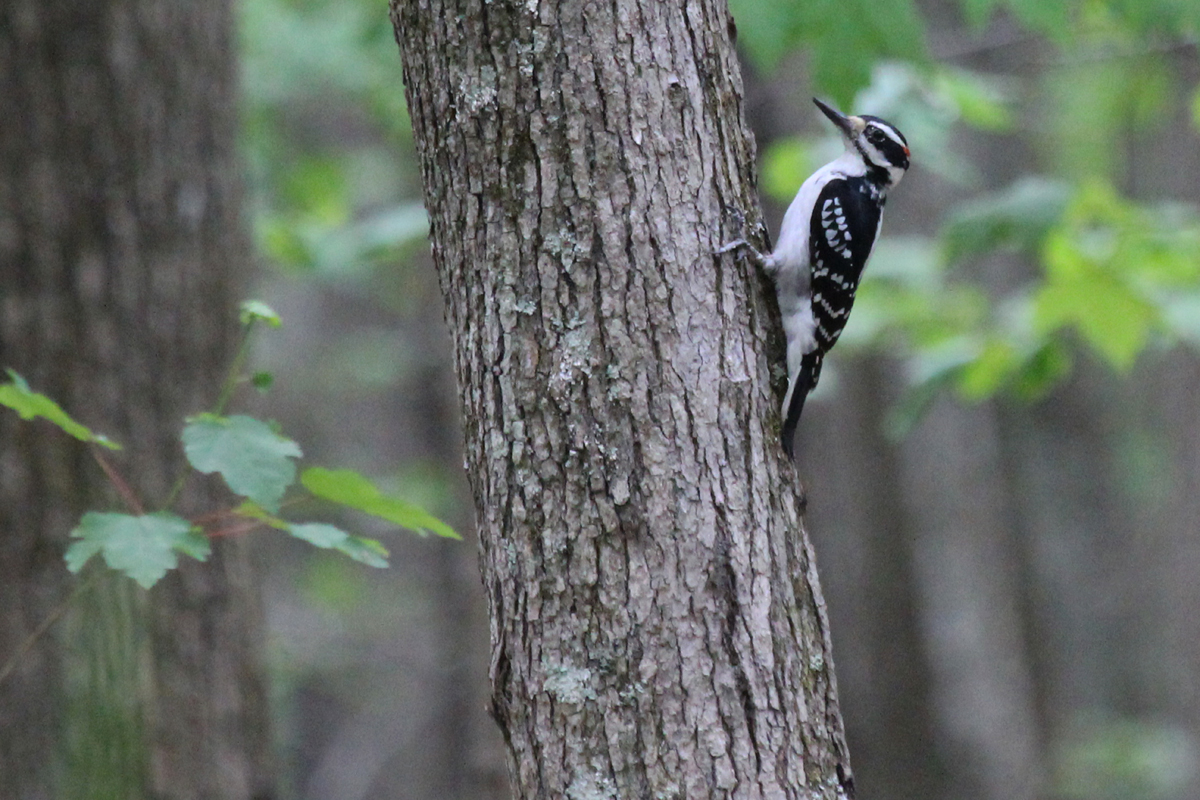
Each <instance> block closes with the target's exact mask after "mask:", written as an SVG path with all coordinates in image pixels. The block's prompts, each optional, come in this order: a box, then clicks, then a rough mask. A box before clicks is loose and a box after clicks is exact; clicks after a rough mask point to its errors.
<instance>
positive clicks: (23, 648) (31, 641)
mask: <svg viewBox="0 0 1200 800" xmlns="http://www.w3.org/2000/svg"><path fill="white" fill-rule="evenodd" d="M99 574H100V573H99V572H98V571H96V570H93V571H92V573H91V574H90V575H88V577H87V578H85V579H84V580H82V581H80V582H79V583H77V584H76V585H75V589H74V590H73V591H72V592H71V593H70V594H69V595H67V598H66V599H65V600H63V601H62V602H61V603H59V604H58V605H57V606H55V607H54V610H53V611H51V612H50V614H49V615H47V617H46V618H45V619H44V620H42V621H41V624H39V625H38V626H37V627H36V628H34V629H33V631H32V632H31V633H30V634H29V635H28V636H26V637H25V641H23V642H21V645H20V646H19V647H18V648H17V649H16V652H14V653H13V654H12V655H11V656H9V658H8V660H7V661H5V662H4V666H3V667H0V685H3V684H4V681H6V680H7V679H8V678H9V676H10V675H12V674H13V672H14V671H15V670H16V668H17V664H19V663H20V662H21V659H22V658H23V657H24V656H25V654H26V653H28V652H29V651H30V650H31V649H32V648H33V646H34V645H35V644H37V641H38V639H40V638H42V637H43V636H44V635H45V634H46V631H48V630H50V626H51V625H53V624H54V623H56V622H58V620H59V619H61V618H62V616H63V614H66V613H67V610H68V609H69V608H70V607H71V604H72V603H74V602H75V600H76V598H78V597H79V595H81V594H83V592H84V591H86V590H87V589H90V588H91V586H92V584H93V583H95V581H96V576H97V575H99Z"/></svg>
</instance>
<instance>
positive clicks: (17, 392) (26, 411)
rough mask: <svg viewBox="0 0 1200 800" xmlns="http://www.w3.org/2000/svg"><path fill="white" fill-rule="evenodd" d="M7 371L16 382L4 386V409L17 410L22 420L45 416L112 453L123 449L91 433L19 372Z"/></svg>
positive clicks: (1, 400)
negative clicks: (40, 392)
mask: <svg viewBox="0 0 1200 800" xmlns="http://www.w3.org/2000/svg"><path fill="white" fill-rule="evenodd" d="M5 371H6V372H7V373H8V377H9V378H11V379H12V383H6V384H3V385H0V406H8V407H9V408H11V409H12V410H13V411H16V412H17V414H18V415H20V417H21V419H25V420H29V419H35V418H37V417H41V418H42V419H45V420H48V421H49V422H51V423H53V424H55V425H57V426H58V427H59V428H61V429H62V430H64V431H66V432H67V433H69V434H70V435H71V436H74V437H75V438H76V439H79V440H80V441H83V442H91V443H94V444H98V445H100V446H102V447H107V448H109V449H110V450H120V449H121V445H119V444H117V443H116V442H114V441H113V440H111V439H109V438H108V437H107V436H104V435H102V434H99V433H95V432H93V431H90V430H88V429H87V428H86V427H84V426H83V425H81V424H79V423H78V422H76V421H75V420H74V419H72V418H71V417H70V415H68V414H67V412H65V411H63V410H62V408H61V407H60V406H59V405H58V403H56V402H54V401H53V400H51V399H50V398H49V397H46V396H45V395H44V394H38V393H37V392H35V391H33V390H32V389H30V388H29V384H28V383H27V382H26V381H25V379H24V378H22V377H21V376H20V375H18V374H17V373H16V372H14V371H13V370H11V369H10V370H5Z"/></svg>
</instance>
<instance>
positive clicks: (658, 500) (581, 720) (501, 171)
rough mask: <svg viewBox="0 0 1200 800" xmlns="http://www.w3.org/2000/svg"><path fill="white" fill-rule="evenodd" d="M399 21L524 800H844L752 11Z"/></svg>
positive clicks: (708, 8) (431, 8) (629, 5)
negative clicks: (747, 64) (778, 288)
mask: <svg viewBox="0 0 1200 800" xmlns="http://www.w3.org/2000/svg"><path fill="white" fill-rule="evenodd" d="M392 9H393V19H394V22H395V24H396V30H397V38H398V40H399V42H400V46H401V51H402V55H403V59H404V65H405V78H406V80H405V86H406V90H407V93H408V100H409V111H410V114H411V116H412V120H413V127H414V131H415V134H416V138H417V141H418V146H419V150H420V153H421V158H422V167H423V173H424V182H425V192H426V205H427V208H428V210H429V214H430V219H431V224H432V240H433V252H434V259H435V262H436V264H437V268H438V270H439V275H440V278H441V282H442V289H443V293H444V295H445V300H446V309H447V319H448V321H449V324H450V328H451V331H452V335H453V337H454V341H455V365H456V369H457V372H458V380H459V386H460V391H461V396H462V402H463V408H464V412H465V413H464V416H465V423H466V453H467V462H468V472H469V476H470V479H471V482H472V488H473V491H474V494H475V504H476V512H477V516H478V522H479V526H480V532H481V539H482V551H483V556H482V561H483V572H484V584H485V588H486V591H487V595H488V598H489V603H490V606H491V608H490V611H491V620H492V647H493V650H492V664H491V672H492V679H493V683H494V694H493V711H494V714H495V717H496V719H497V721H498V722H499V724H500V727H501V729H502V732H503V733H504V735H505V738H506V741H507V744H508V747H509V751H510V756H511V759H512V775H513V780H514V786H515V789H516V793H517V794H518V796H522V797H533V796H551V797H564V796H565V797H585V796H586V797H649V796H656V797H698V796H731V797H765V796H772V797H780V796H786V797H805V798H810V797H828V798H832V797H837V796H839V795H844V794H845V792H846V789H845V788H843V785H844V783H845V782H846V779H848V775H849V765H848V759H847V754H846V750H845V745H844V741H843V733H842V722H841V714H840V711H839V708H838V704H837V697H836V688H835V684H834V680H833V671H832V661H831V659H830V653H829V638H828V628H827V624H826V619H825V611H824V603H823V600H822V599H821V594H820V590H819V587H818V586H817V582H816V572H815V567H814V565H813V561H812V554H811V550H810V547H809V545H808V540H807V537H806V536H805V534H804V531H803V529H802V528H801V518H800V507H799V505H798V503H797V496H798V495H797V492H796V490H795V489H794V487H795V486H796V485H797V479H796V476H795V473H794V472H793V470H792V469H791V468H790V467H789V466H787V464H786V463H785V461H784V459H783V457H782V455H781V453H780V450H779V447H778V443H777V437H776V433H775V430H773V429H771V428H770V427H768V425H767V424H766V423H768V422H771V421H775V420H777V419H778V418H777V416H776V414H775V412H774V408H775V407H776V406H777V402H778V401H777V397H776V395H775V394H774V393H773V392H772V391H771V386H770V384H771V376H772V365H773V364H774V363H777V361H776V359H775V358H774V357H772V358H769V357H768V353H767V351H768V349H769V348H768V341H767V338H768V331H773V330H775V326H774V320H773V319H772V313H774V312H773V303H771V302H770V301H769V300H768V299H767V298H769V296H770V293H771V290H770V286H769V284H768V283H767V282H766V281H765V280H761V279H760V278H759V277H758V276H756V275H755V274H754V271H753V269H752V268H751V267H750V266H748V265H746V264H743V263H734V262H733V261H732V260H731V259H724V260H721V259H716V258H714V257H713V256H712V250H713V248H714V247H716V246H718V245H719V244H720V243H721V241H722V239H723V238H725V237H726V236H727V235H729V234H730V233H731V231H730V230H729V229H728V228H727V227H723V226H722V224H721V223H722V221H723V220H724V219H725V218H726V217H727V216H728V211H727V210H728V209H753V208H756V207H757V201H756V200H755V198H754V197H753V180H752V177H751V175H752V170H753V164H754V151H753V143H752V139H751V137H750V136H749V134H748V133H747V131H746V129H745V128H744V126H743V123H742V119H741V86H740V83H739V77H738V75H739V71H738V66H737V62H736V59H735V57H734V54H733V52H732V49H731V47H730V43H729V41H728V34H727V30H728V26H729V20H728V19H727V16H726V9H725V3H724V2H719V1H716V0H710V1H709V2H697V3H692V4H689V5H688V6H687V7H686V8H680V7H678V6H676V5H674V4H662V3H657V2H641V3H639V2H630V1H628V0H623V1H622V2H618V3H615V4H612V5H610V6H608V7H601V6H596V5H594V4H586V3H583V2H578V0H567V1H566V2H562V3H553V4H551V3H542V4H515V3H514V4H494V3H483V2H480V0H449V1H448V2H439V1H438V0H434V1H433V2H408V1H407V0H394V1H393V4H392ZM585 12H586V17H585ZM776 349H778V348H776ZM777 355H778V353H772V356H777ZM772 424H773V423H772ZM839 776H847V778H846V779H843V780H839Z"/></svg>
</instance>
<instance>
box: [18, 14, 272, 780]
mask: <svg viewBox="0 0 1200 800" xmlns="http://www.w3.org/2000/svg"><path fill="white" fill-rule="evenodd" d="M232 31H233V27H232V17H231V10H230V5H229V4H228V3H227V2H219V1H218V2H211V3H210V2H206V3H192V2H186V0H166V1H165V2H164V0H105V1H104V2H89V3H77V2H73V1H72V0H9V2H6V3H4V4H2V5H0V108H2V109H4V124H3V125H0V365H2V366H11V367H13V368H15V369H17V370H18V371H20V372H22V373H23V374H25V375H26V377H27V378H28V379H29V380H30V382H31V383H32V384H33V386H34V388H35V389H37V390H40V391H43V392H46V393H48V394H50V395H51V396H53V397H55V398H56V399H57V400H59V401H60V402H61V403H62V404H63V405H64V406H65V407H66V408H67V409H68V410H69V411H71V412H73V413H75V414H76V415H78V416H79V417H81V418H82V419H83V421H85V422H86V423H87V424H90V425H92V426H94V427H96V428H97V429H98V430H101V431H103V432H105V433H107V434H109V435H111V436H113V437H114V438H116V439H117V440H119V441H121V442H122V443H123V444H125V446H126V449H125V451H123V452H122V453H121V454H120V455H119V456H116V457H115V458H116V460H117V461H118V462H119V464H120V468H121V469H122V470H123V471H124V473H125V474H126V476H127V477H128V478H129V479H130V482H131V483H132V484H133V485H134V486H135V487H137V488H138V490H139V491H140V492H141V493H142V494H143V496H144V497H146V498H147V499H148V502H153V500H152V499H153V498H157V499H158V500H159V501H161V500H162V499H165V496H166V493H167V489H168V487H169V486H170V485H171V483H172V482H173V481H174V477H175V475H177V474H178V473H179V470H180V468H181V466H182V453H181V448H180V445H179V442H178V435H179V430H180V426H181V421H182V418H183V417H184V416H185V415H186V414H188V413H193V412H195V411H198V410H200V409H201V408H203V407H204V406H205V405H208V404H210V403H211V402H212V400H213V398H214V395H215V393H216V389H217V386H218V383H219V379H220V375H221V374H222V372H223V370H224V368H225V366H226V365H227V363H228V358H229V355H230V344H231V336H230V334H231V333H232V331H233V327H232V320H231V313H230V312H231V308H232V305H233V300H234V298H235V294H234V291H233V286H232V278H233V276H235V275H238V274H240V273H241V272H243V271H244V270H245V268H246V266H247V265H248V263H249V258H248V251H247V242H246V237H245V236H244V235H243V232H242V224H241V217H240V214H241V198H240V188H239V185H238V180H237V164H236V151H235V135H236V119H235V114H234V112H233V109H234V108H235V107H236V94H235V90H236V81H235V74H236V73H235V70H234V68H233V67H234V61H233V41H232ZM104 486H105V480H104V477H103V474H102V473H101V472H100V470H99V469H98V468H97V467H96V465H95V464H94V463H92V461H91V459H90V457H89V456H88V453H87V451H86V449H85V448H84V447H82V446H81V445H79V444H78V443H76V442H74V441H72V440H69V439H67V437H65V436H64V435H62V434H61V433H59V432H58V431H56V430H54V429H52V428H50V427H49V426H47V425H45V424H43V423H20V422H19V421H17V420H16V418H15V415H13V414H11V413H10V412H7V411H4V412H0V548H2V550H0V604H2V605H3V607H4V609H5V613H4V615H3V617H2V619H3V622H2V623H0V661H2V660H6V659H7V658H8V657H9V655H10V654H11V653H13V652H14V650H15V649H16V647H17V646H18V644H19V643H20V642H21V641H23V640H24V639H25V637H26V636H27V635H28V634H29V632H30V631H31V630H33V629H34V627H35V626H36V625H38V623H39V622H41V621H42V620H43V619H45V618H46V616H47V614H48V613H49V611H50V609H51V608H52V607H54V606H56V605H57V604H58V603H59V602H60V601H61V600H62V599H63V598H64V597H65V595H66V593H67V592H68V591H69V589H70V587H71V585H72V583H73V582H74V581H73V579H70V578H69V576H68V575H67V574H66V570H65V567H64V566H63V563H62V554H63V549H64V547H65V544H66V534H67V532H68V531H69V530H70V529H71V527H72V526H73V525H74V524H75V523H76V522H77V520H78V516H79V513H80V512H81V511H82V510H83V509H85V508H91V507H96V506H98V505H99V506H103V505H109V506H113V505H115V503H114V498H113V497H112V493H111V492H107V491H106V490H105V488H104ZM198 498H199V493H196V494H194V495H192V496H191V497H190V498H189V501H192V502H194V501H195V500H197V499H198ZM184 561H185V564H184V567H183V569H182V570H180V572H179V573H178V574H176V575H173V576H171V577H169V578H168V579H167V580H166V581H164V583H163V584H162V585H160V586H159V587H156V588H155V589H154V590H153V592H151V593H150V594H149V595H148V597H147V600H146V601H145V602H143V601H142V599H141V597H142V593H141V592H140V591H139V592H137V593H134V592H133V591H132V590H131V589H130V588H129V584H128V582H127V581H125V580H124V579H121V580H120V581H117V580H107V579H106V580H102V581H100V584H99V585H100V590H99V591H98V592H90V593H88V595H87V596H86V597H85V598H82V599H81V600H80V601H79V602H77V603H76V604H75V608H76V610H75V611H74V612H73V615H72V617H71V618H68V620H67V621H66V622H65V623H64V625H63V626H60V630H59V635H57V636H55V635H53V634H52V635H50V636H46V637H43V638H42V639H41V640H39V642H38V644H37V646H36V647H35V648H34V649H33V650H32V651H31V652H30V653H29V654H28V655H27V656H26V657H25V658H24V659H23V660H22V661H21V662H20V664H19V667H18V669H17V671H16V672H15V673H14V674H13V676H11V678H10V680H8V681H7V682H5V683H3V684H0V797H20V798H41V797H65V796H74V795H76V794H77V795H78V796H89V797H95V796H102V795H103V796H121V797H138V796H144V795H145V794H147V793H153V794H154V796H155V797H162V798H201V797H222V798H250V797H264V796H268V795H269V794H271V792H272V789H271V779H270V773H269V769H268V758H267V756H268V744H269V739H268V735H267V730H268V728H267V724H266V706H265V690H264V683H263V674H262V670H261V664H260V660H259V653H258V647H259V645H258V642H259V641H260V639H261V637H260V629H259V625H258V616H257V611H256V598H255V595H254V590H253V585H252V583H251V581H250V578H249V576H248V574H247V570H246V567H247V565H246V562H245V553H244V552H243V549H242V548H241V547H240V546H238V545H236V544H233V543H230V542H222V543H220V544H219V545H218V546H217V547H216V548H215V552H214V554H213V556H212V558H211V559H210V561H209V562H208V563H207V564H197V563H195V562H190V563H189V561H188V560H187V559H185V560H184ZM147 610H149V611H150V613H147ZM147 626H148V628H149V642H150V643H151V644H152V648H151V649H150V651H149V652H148V651H147V650H146V648H145V646H144V645H145V643H146V641H147V637H146V635H145V634H144V633H143V629H144V628H145V627H147ZM147 665H151V666H152V667H153V669H152V672H151V673H150V676H151V677H149V678H148V677H147V675H146V672H145V670H146V668H147ZM117 740H119V741H120V742H121V743H122V744H121V745H120V746H118V744H117ZM106 776H107V777H106ZM112 776H120V777H119V778H112ZM110 778H112V780H114V781H118V782H119V786H120V788H119V791H118V790H116V789H115V788H114V790H113V791H112V792H110V793H107V794H106V793H105V792H106V791H107V789H108V788H109V787H110V784H109V783H106V782H105V781H108V780H109V779H110ZM116 786H117V784H116V783H113V784H111V787H116Z"/></svg>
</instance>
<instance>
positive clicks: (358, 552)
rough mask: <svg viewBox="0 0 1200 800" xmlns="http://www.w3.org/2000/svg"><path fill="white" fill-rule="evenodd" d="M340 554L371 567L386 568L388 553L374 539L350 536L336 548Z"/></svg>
mask: <svg viewBox="0 0 1200 800" xmlns="http://www.w3.org/2000/svg"><path fill="white" fill-rule="evenodd" d="M335 549H336V550H337V551H338V552H339V553H345V554H346V555H348V556H350V558H353V559H354V560H355V561H361V562H362V563H363V564H366V565H367V566H369V567H381V568H382V567H386V566H387V565H388V551H387V548H386V547H384V546H383V545H382V544H380V543H379V542H377V541H375V540H374V539H367V538H366V537H363V536H350V537H347V538H346V541H344V542H342V543H341V544H340V545H338V546H337V547H336V548H335Z"/></svg>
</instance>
